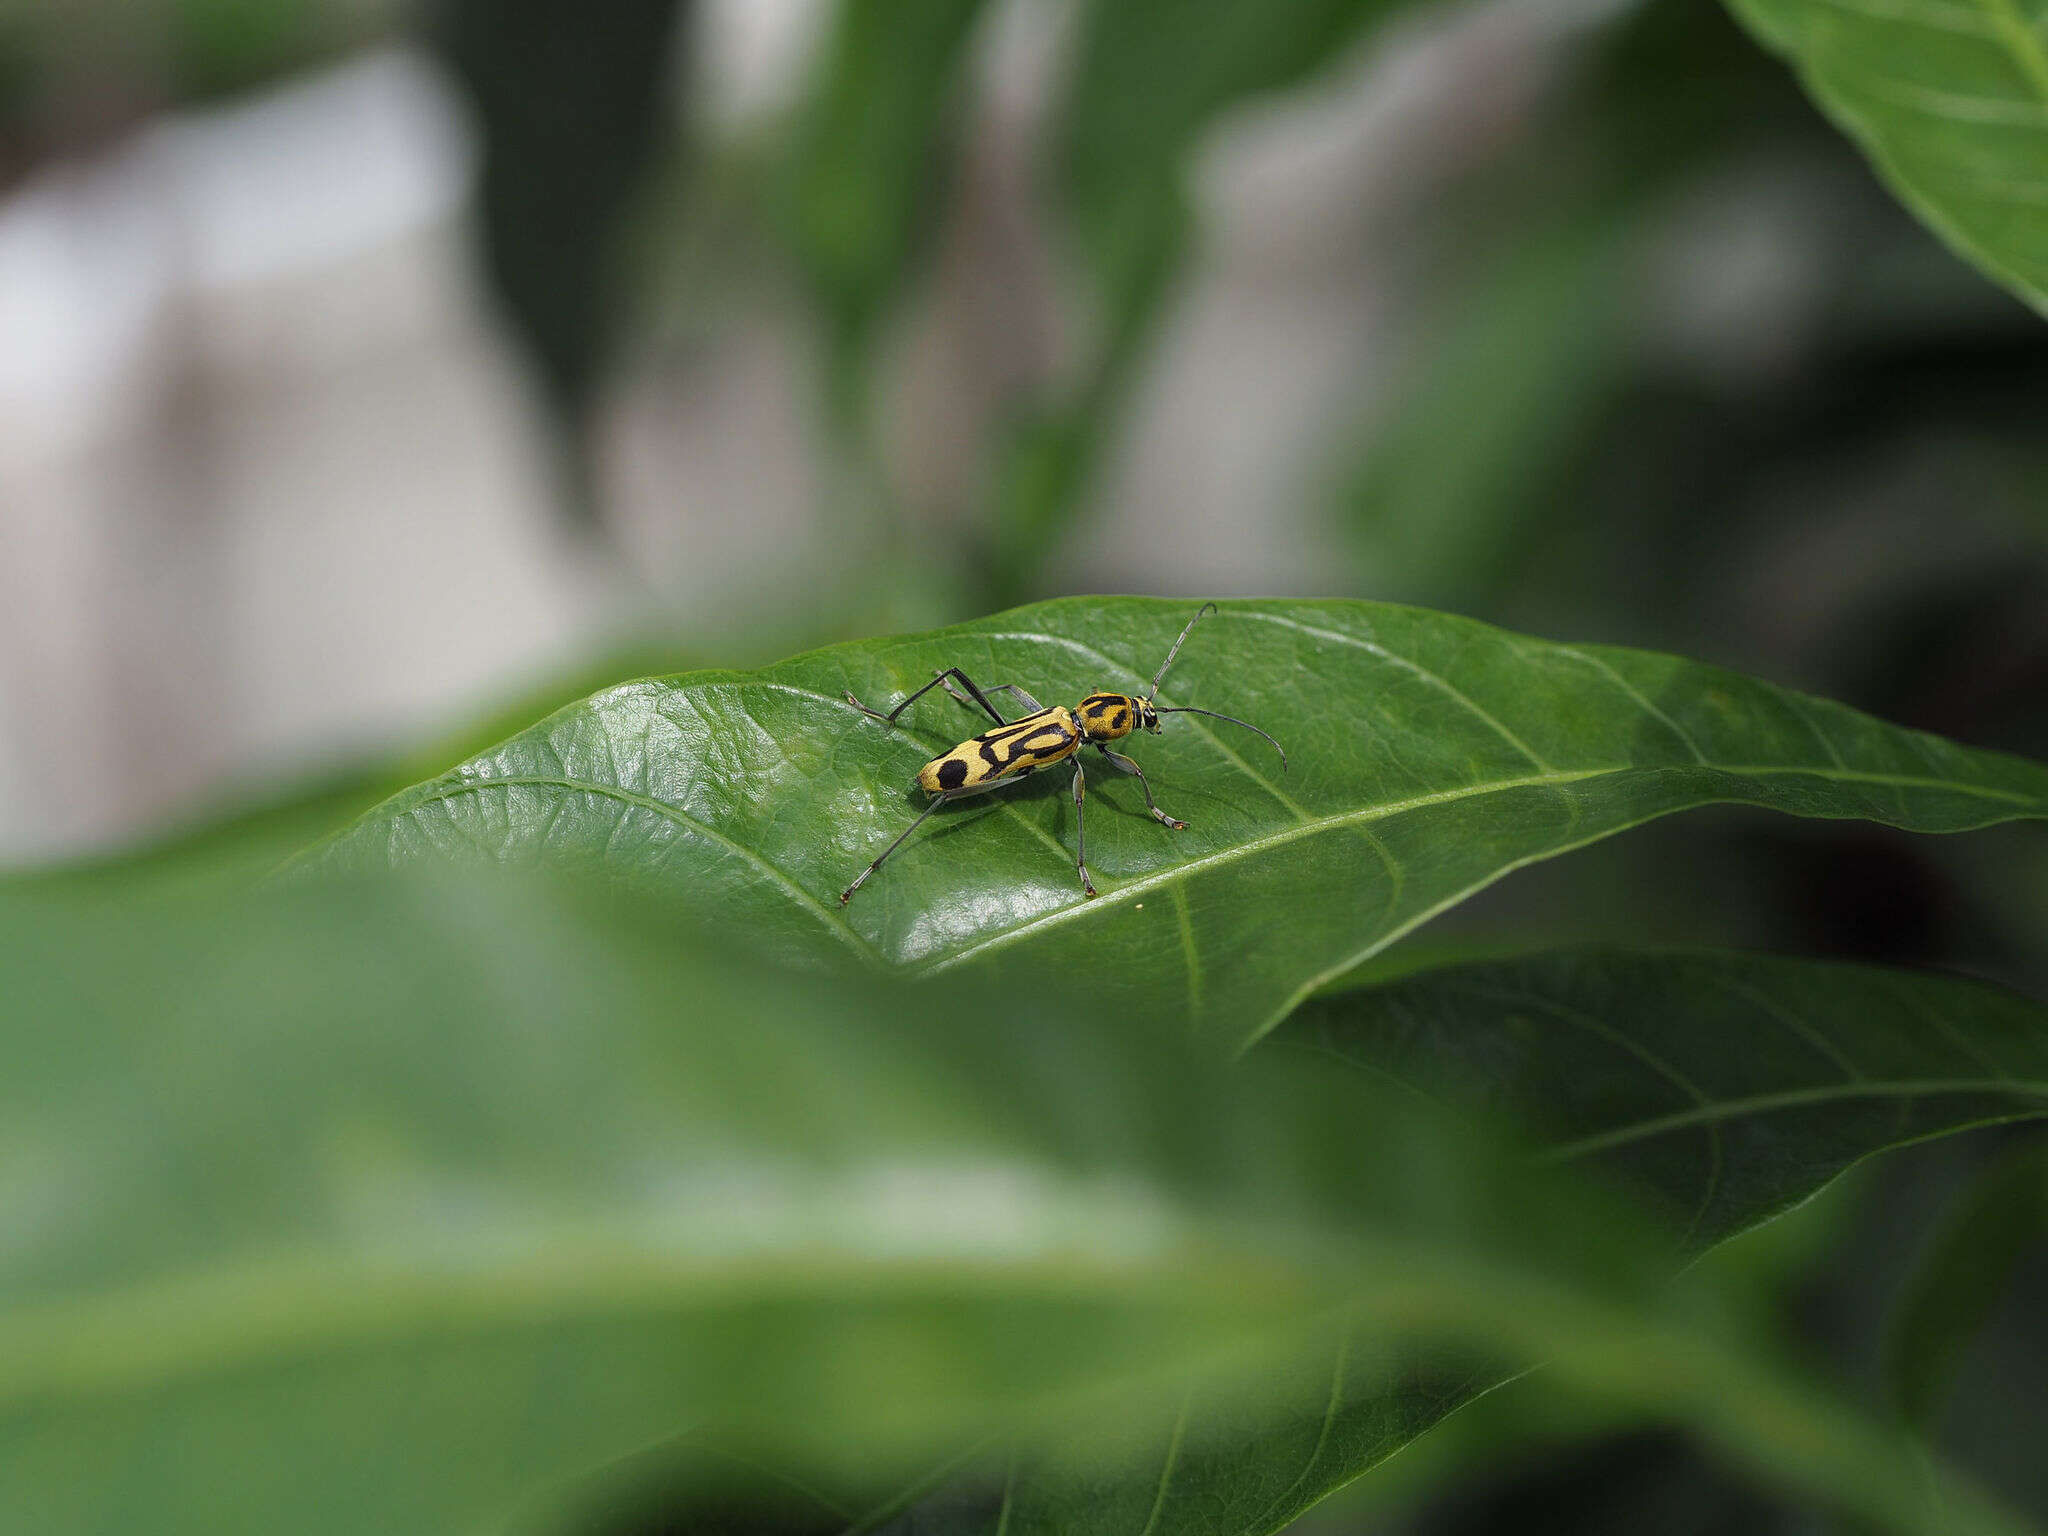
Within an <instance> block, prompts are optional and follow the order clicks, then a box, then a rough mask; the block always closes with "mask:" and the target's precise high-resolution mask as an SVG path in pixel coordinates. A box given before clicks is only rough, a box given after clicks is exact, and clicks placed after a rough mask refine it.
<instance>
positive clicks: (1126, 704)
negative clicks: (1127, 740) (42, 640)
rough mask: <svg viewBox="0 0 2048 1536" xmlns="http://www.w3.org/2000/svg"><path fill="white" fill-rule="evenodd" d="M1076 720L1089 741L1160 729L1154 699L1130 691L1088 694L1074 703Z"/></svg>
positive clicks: (1109, 739) (1114, 739) (1107, 739)
mask: <svg viewBox="0 0 2048 1536" xmlns="http://www.w3.org/2000/svg"><path fill="white" fill-rule="evenodd" d="M1074 722H1075V724H1077V725H1079V726H1080V727H1081V729H1082V730H1083V731H1084V732H1086V733H1087V736H1088V739H1089V740H1090V741H1121V740H1122V739H1123V738H1124V737H1126V736H1128V735H1130V734H1131V732H1133V731H1140V730H1142V731H1156V730H1158V729H1159V716H1158V714H1157V713H1155V712H1154V710H1153V708H1152V701H1151V700H1150V699H1140V698H1133V697H1132V696H1131V695H1130V694H1128V693H1104V692H1096V693H1091V694H1089V695H1088V697H1087V698H1085V699H1083V700H1082V701H1081V702H1080V703H1079V704H1077V705H1075V706H1074Z"/></svg>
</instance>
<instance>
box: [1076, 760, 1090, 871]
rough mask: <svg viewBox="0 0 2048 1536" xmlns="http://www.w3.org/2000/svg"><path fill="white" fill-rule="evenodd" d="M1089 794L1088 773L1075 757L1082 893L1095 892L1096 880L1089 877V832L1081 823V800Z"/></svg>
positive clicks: (1077, 828) (1078, 858) (1077, 843)
mask: <svg viewBox="0 0 2048 1536" xmlns="http://www.w3.org/2000/svg"><path fill="white" fill-rule="evenodd" d="M1087 795H1088V775H1087V774H1085V773H1083V772H1082V771H1081V759H1080V758H1078V757H1077V758H1075V759H1074V867H1075V868H1076V869H1078V870H1080V871H1081V893H1082V894H1083V895H1084V896H1093V895H1094V894H1095V882H1094V881H1093V880H1090V879H1089V878H1088V834H1087V832H1086V831H1085V830H1084V829H1083V828H1082V825H1081V802H1082V801H1083V800H1084V799H1086V798H1087Z"/></svg>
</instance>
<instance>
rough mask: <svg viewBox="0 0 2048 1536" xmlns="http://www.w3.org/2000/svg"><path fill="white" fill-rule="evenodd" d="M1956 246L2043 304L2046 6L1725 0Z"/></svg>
mask: <svg viewBox="0 0 2048 1536" xmlns="http://www.w3.org/2000/svg"><path fill="white" fill-rule="evenodd" d="M1730 6H1731V8H1732V9H1733V10H1734V12H1735V14H1736V15H1737V16H1738V17H1739V18H1740V19H1741V20H1742V21H1743V22H1744V23H1745V24H1746V25H1747V26H1748V27H1749V28H1750V30H1751V31H1752V32H1754V33H1755V34H1756V35H1757V37H1758V38H1759V39H1760V40H1761V41H1762V42H1764V43H1765V44H1766V45H1767V46H1769V47H1770V48H1771V49H1773V50H1774V51H1775V52H1777V53H1779V54H1782V55H1783V56H1784V57H1785V58H1786V59H1787V60H1788V61H1789V62H1790V63H1791V64H1792V65H1793V67H1794V68H1796V69H1797V70H1798V71H1799V75H1800V78H1801V80H1802V81H1804V83H1805V85H1806V88H1807V90H1808V92H1809V93H1810V94H1811V95H1812V96H1813V98H1814V99H1815V100H1816V101H1817V102H1818V103H1819V104H1820V106H1821V108H1822V110H1824V111H1825V112H1826V113H1827V114H1828V116H1829V117H1831V118H1832V119H1834V121H1835V122H1836V123H1837V124H1838V125H1839V126H1840V127H1841V128H1842V129H1843V130H1844V131H1845V132H1846V133H1848V134H1849V136H1850V137H1851V138H1853V139H1855V140H1856V142H1857V143H1858V144H1859V145H1860V146H1861V147H1862V149H1863V152H1864V153H1865V154H1867V155H1868V156H1869V157H1870V159H1871V161H1872V163H1873V164H1875V165H1876V167H1877V169H1878V171H1879V173H1880V174H1881V175H1882V176H1883V177H1884V179H1885V180H1886V181H1887V182H1888V183H1890V185H1891V187H1892V190H1893V191H1895V192H1897V193H1898V195H1899V197H1900V198H1901V199H1902V200H1903V201H1904V202H1905V203H1906V205H1907V206H1908V207H1910V208H1911V209H1912V210H1913V212H1914V213H1915V214H1917V215H1918V216H1919V217H1920V219H1921V220H1922V221H1923V222H1925V223H1926V224H1927V225H1928V226H1929V227H1930V228H1932V229H1933V230H1934V231H1935V232H1936V233H1937V234H1939V235H1940V236H1941V237H1942V238H1943V239H1944V240H1946V241H1947V242H1948V243H1949V245H1950V246H1952V247H1953V248H1954V249H1955V250H1956V251H1957V252H1958V253H1959V254H1960V255H1962V256H1963V257H1965V258H1966V259H1968V260H1969V261H1971V262H1973V263H1975V264H1976V266H1977V267H1978V268H1980V269H1981V270H1982V271H1984V272H1985V273H1987V274H1989V275H1990V276H1991V277H1993V278H1995V279H1996V280H1997V281H1999V282H2001V283H2003V284H2004V285H2005V286H2006V287H2007V288H2009V289H2011V290H2012V291H2013V292H2014V293H2016V294H2018V295H2019V296H2020V297H2021V298H2022V299H2024V300H2026V302H2027V303H2029V304H2031V305H2032V306H2033V307H2034V308H2035V309H2037V310H2041V311H2043V312H2048V182H2044V179H2043V172H2044V168H2048V13H2044V12H2043V11H2042V9H2041V7H2040V6H2039V4H2038V3H2037V0H1730Z"/></svg>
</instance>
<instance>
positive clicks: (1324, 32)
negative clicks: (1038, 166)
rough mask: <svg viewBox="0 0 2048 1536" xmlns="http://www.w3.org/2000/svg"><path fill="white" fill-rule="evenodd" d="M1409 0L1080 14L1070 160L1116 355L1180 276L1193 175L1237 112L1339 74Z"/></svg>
mask: <svg viewBox="0 0 2048 1536" xmlns="http://www.w3.org/2000/svg"><path fill="white" fill-rule="evenodd" d="M1398 8H1399V3H1398V0H1268V3H1267V4H1264V5H1257V6H1247V5H1238V4H1232V3H1231V0H1095V3H1092V4H1089V5H1086V6H1084V7H1083V8H1082V10H1081V15H1080V17H1079V36H1078V38H1077V39H1076V44H1075V66H1074V75H1073V80H1072V84H1071V86H1070V87H1069V90H1068V93H1067V100H1066V110H1065V115H1064V118H1063V120H1062V124H1061V129H1060V134H1061V138H1060V145H1059V158H1060V165H1061V168H1062V171H1063V176H1064V181H1065V186H1066V190H1067V196H1068V199H1069V201H1070V204H1071V210H1072V216H1073V221H1074V228H1075V233H1076V235H1077V237H1078V239H1079V242H1080V246H1081V249H1082V252H1083V254H1084V256H1085V258H1086V260H1087V262H1088V265H1089V267H1090V268H1091V270H1092V272H1093V275H1094V278H1095V281H1096V284H1097V286H1098V288H1099V291H1100V295H1101V303H1102V309H1103V319H1104V326H1103V338H1102V341H1101V343H1100V346H1101V349H1102V352H1103V354H1104V355H1105V356H1114V355H1119V354H1122V353H1125V352H1127V351H1128V350H1129V347H1130V343H1131V342H1132V341H1133V340H1134V339H1135V333H1136V332H1137V331H1139V330H1142V328H1143V327H1144V326H1145V325H1146V323H1147V322H1148V321H1149V319H1150V318H1151V315H1152V313H1153V311H1154V309H1155V307H1156V305H1157V303H1158V300H1159V298H1160V296H1161V295H1162V294H1163V293H1164V292H1165V290H1166V289H1167V288H1168V287H1169V286H1170V285H1171V283H1172V282H1173V280H1174V278H1175V277H1176V276H1178V274H1179V268H1180V257H1181V255H1182V252H1183V249H1184V247H1185V244H1186V239H1187V233H1188V224H1189V211H1188V206H1187V182H1186V177H1187V172H1188V165H1189V162H1190V160H1191V159H1192V158H1193V155H1194V151H1195V150H1196V148H1197V147H1198V146H1199V144H1200V143H1201V140H1202V137H1203V136H1204V135H1205V134H1206V133H1207V132H1208V131H1209V130H1210V129H1211V128H1213V127H1214V126H1215V124H1216V122H1217V120H1218V119H1219V118H1220V117H1221V116H1222V115H1223V114H1224V113H1225V112H1226V111H1227V110H1229V109H1230V108H1231V107H1234V106H1236V105H1238V104H1239V103H1241V102H1244V101H1246V100H1248V99H1250V98H1252V97H1255V96H1259V95H1262V94H1266V93H1269V92H1278V91H1281V90H1284V89H1286V88H1287V87H1289V86H1292V85H1296V84H1298V83H1300V82H1301V81H1302V80H1304V79H1307V78H1308V77H1309V76H1310V75H1312V74H1314V73H1315V72H1316V71H1317V70H1319V69H1322V68H1324V67H1326V66H1327V65H1329V64H1330V63H1331V62H1332V61H1333V60H1334V59H1335V58H1336V57H1337V56H1338V55H1339V54H1340V53H1342V51H1343V50H1344V49H1345V48H1347V47H1349V46H1350V44H1351V43H1352V42H1353V41H1355V40H1356V39H1357V38H1358V36H1359V35H1360V34H1361V33H1362V32H1363V31H1364V30H1365V28H1366V27H1367V26H1368V25H1369V24H1370V23H1372V22H1374V21H1377V20H1380V19H1382V18H1384V17H1386V16H1388V15H1390V14H1392V13H1393V12H1394V11H1395V10H1397V9H1398Z"/></svg>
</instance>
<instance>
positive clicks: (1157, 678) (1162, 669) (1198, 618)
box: [1145, 603, 1272, 741]
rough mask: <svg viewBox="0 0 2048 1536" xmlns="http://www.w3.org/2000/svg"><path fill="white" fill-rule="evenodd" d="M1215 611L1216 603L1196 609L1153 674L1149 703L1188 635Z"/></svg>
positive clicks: (1147, 696)
mask: <svg viewBox="0 0 2048 1536" xmlns="http://www.w3.org/2000/svg"><path fill="white" fill-rule="evenodd" d="M1215 611H1216V605H1215V604H1214V603H1204V604H1202V606H1201V607H1199V608H1197V609H1196V610H1195V616H1194V617H1193V618H1192V619H1189V620H1188V627H1187V628H1186V629H1184V630H1182V631H1181V632H1180V638H1179V639H1178V640H1176V641H1174V642H1173V649H1172V650H1170V651H1168V652H1167V653H1166V660H1164V661H1162V662H1161V663H1159V670H1158V671H1157V672H1156V673H1154V674H1153V676H1152V691H1151V692H1150V693H1148V694H1146V695H1145V701H1146V702H1147V703H1148V704H1149V703H1150V702H1151V701H1152V700H1154V699H1156V698H1158V697H1159V684H1160V682H1161V680H1162V679H1164V678H1165V676H1166V669H1167V668H1168V667H1170V666H1172V665H1173V658H1174V657H1176V656H1178V655H1179V654H1180V648H1181V647H1182V646H1183V645H1186V644H1187V642H1188V636H1189V635H1191V634H1193V633H1194V629H1195V626H1196V625H1197V624H1199V623H1201V622H1202V617H1203V615H1204V614H1210V613H1214V612H1215ZM1237 723H1238V724H1239V725H1243V724H1244V722H1243V721H1242V720H1240V721H1238V722H1237ZM1267 739H1268V740H1269V741H1270V740H1271V739H1272V738H1271V737H1268V738H1267Z"/></svg>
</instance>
